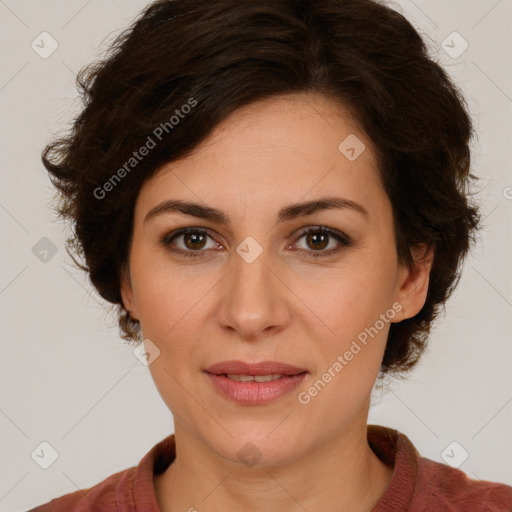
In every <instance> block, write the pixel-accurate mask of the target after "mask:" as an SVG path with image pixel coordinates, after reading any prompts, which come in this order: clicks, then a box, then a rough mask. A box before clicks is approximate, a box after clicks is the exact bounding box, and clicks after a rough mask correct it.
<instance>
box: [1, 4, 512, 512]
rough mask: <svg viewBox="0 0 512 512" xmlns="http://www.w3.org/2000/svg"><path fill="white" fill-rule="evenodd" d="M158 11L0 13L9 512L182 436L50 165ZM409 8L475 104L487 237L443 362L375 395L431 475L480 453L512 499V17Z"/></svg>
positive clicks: (453, 319)
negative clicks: (90, 269)
mask: <svg viewBox="0 0 512 512" xmlns="http://www.w3.org/2000/svg"><path fill="white" fill-rule="evenodd" d="M146 4H147V2H146V1H144V0H128V1H127V0H104V1H99V0H89V1H86V0H65V1H64V0H58V1H57V0H54V1H49V0H44V1H43V0H39V1H29V0H1V1H0V20H1V22H0V42H1V51H2V60H1V76H0V108H1V160H0V162H1V171H2V174H1V188H0V222H1V228H2V232H1V233H2V244H1V265H0V301H1V304H0V308H1V309H0V310H1V322H0V329H1V340H2V358H1V363H0V364H1V373H0V376H1V397H0V428H1V436H0V446H1V454H2V455H1V460H2V464H1V465H0V466H1V467H0V472H1V474H0V510H1V511H11V512H15V511H24V510H27V509H28V508H31V507H33V506H35V505H37V504H41V503H44V502H47V501H49V500H50V499H52V498H55V497H57V496H60V495H62V494H66V493H69V492H72V491H75V490H77V489H79V488H86V487H89V486H92V485H94V484H96V483H98V482H99V481H101V480H103V479H104V478H106V477H107V476H109V475H111V474H113V473H114V472H117V471H120V470H122V469H125V468H128V467H130V466H134V465H136V464H138V462H139V461H140V459H141V458H142V456H143V455H144V454H145V453H146V452H147V451H148V450H149V449H150V448H151V447H152V446H153V445H154V444H156V443H157V442H158V441H160V440H161V439H163V438H164V437H166V436H167V435H169V434H170V433H172V432H173V431H174V427H173V421H172V415H171V413H170V412H169V410H168V409H167V408H166V406H165V404H164V403H163V401H162V400H161V398H160V396H159V395H158V392H157V390H156V388H155V386H154V384H153V381H152V379H151V376H150V374H149V370H148V368H147V367H145V366H143V365H142V364H141V363H140V362H139V361H138V360H137V359H136V358H135V357H134V355H133V349H132V348H131V347H130V346H128V345H125V344H123V342H122V340H121V339H120V338H119V336H118V329H117V324H116V320H115V316H114V315H112V310H111V309H110V308H109V306H108V304H107V303H105V302H104V301H103V300H102V299H100V298H99V296H98V295H97V294H96V293H95V292H94V291H93V289H92V287H91V285H90V284H89V282H88V280H87V278H86V276H84V275H83V274H82V273H81V272H80V271H79V270H77V269H75V268H74V266H73V265H72V262H71V260H70V258H69V256H68V255H67V254H66V252H65V250H64V240H65V236H66V233H67V227H66V226H65V225H64V224H63V223H61V222H58V221H57V220H56V218H55V216H54V213H53V212H52V210H51V208H50V206H51V200H52V193H53V192H52V188H51V184H50V181H49V179H48V176H47V174H46V171H45V170H44V168H43V166H42V164H41V160H40V153H41V150H42V148H43V146H44V145H45V144H46V142H48V141H49V140H50V138H51V136H52V135H53V134H55V133H56V132H57V131H58V130H62V129H65V127H66V124H67V123H68V122H69V121H71V119H72V117H73V116H74V114H75V113H76V111H77V109H78V108H79V107H80V103H79V102H78V101H77V99H76V98H77V92H76V88H75V83H74V80H75V75H76V72H77V71H78V70H79V69H80V68H81V67H82V66H84V65H85V64H87V63H89V62H90V61H91V60H94V59H95V58H98V57H99V56H100V51H101V50H102V49H104V48H105V45H108V41H109V40H110V39H111V38H112V37H113V36H115V34H117V33H118V32H119V31H120V30H122V29H123V28H125V27H126V26H127V25H128V24H129V22H130V21H131V20H132V19H133V17H134V16H135V15H136V14H137V13H138V12H139V11H140V10H141V8H142V7H144V6H145V5H146ZM394 5H395V7H396V8H397V9H399V10H401V11H402V12H403V13H404V14H405V15H406V17H407V18H408V19H409V20H410V21H411V22H412V23H413V24H414V25H415V26H416V27H417V28H418V29H419V30H420V31H421V32H422V33H423V34H425V35H426V37H428V39H429V41H430V43H429V44H430V45H431V49H432V52H433V53H432V54H433V55H435V58H436V59H437V60H438V61H439V62H441V64H442V65H443V66H444V67H445V68H446V69H447V70H448V72H449V73H450V74H451V75H452V77H453V78H454V80H455V81H456V82H457V83H458V84H459V86H460V87H461V89H462V90H463V92H464V94H465V95H466V98H467V100H468V104H469V108H470V110H471V113H472V116H473V119H474V122H475V127H476V130H477V133H478V138H477V139H476V140H475V143H474V145H473V151H474V152H473V162H474V168H473V170H474V172H475V173H476V174H477V175H478V176H479V177H480V178H481V182H480V189H481V190H480V192H479V197H480V201H481V204H482V211H483V217H484V224H485V228H484V230H483V231H482V233H481V235H480V238H479V241H478V244H477V245H476V246H475V248H474V251H473V254H472V256H470V258H469V259H468V260H467V262H466V265H465V269H464V274H463V278H462V280H461V282H460V284H459V287H458V289H457V291H456V293H455V294H454V296H453V297H452V298H451V299H450V301H449V302H448V305H447V310H446V316H445V317H444V318H442V319H441V320H440V321H439V322H438V323H437V324H436V327H435V329H434V332H433V334H432V337H431V341H430V344H429V349H428V351H427V353H425V355H424V357H423V359H422V361H421V363H420V364H419V366H418V367H417V368H416V369H415V371H413V372H412V373H411V375H410V377H409V379H408V380H407V381H405V382H396V383H394V384H393V385H391V386H390V387H388V388H386V390H385V391H386V392H385V393H384V394H375V398H374V403H373V404H372V408H371V410H370V418H369V423H374V424H380V425H385V426H388V427H392V428H395V429H398V430H399V431H401V432H403V433H404V434H406V435H407V436H408V437H409V439H411V441H412V442H413V443H414V444H415V446H416V447H417V448H418V450H419V452H420V453H421V454H422V455H423V456H425V457H428V458H430V459H433V460H437V461H441V462H444V460H445V459H443V453H446V449H447V447H448V453H452V454H453V453H454V454H455V456H456V457H462V456H463V455H464V453H465V452H467V459H466V460H465V461H464V462H463V463H462V464H461V465H460V469H462V470H463V471H465V472H466V473H467V474H468V476H469V477H471V478H478V479H483V480H491V481H497V482H504V483H508V484H509V485H511V484H512V464H511V459H512V450H511V447H512V436H511V432H512V386H511V331H512V329H511V309H512V289H511V288H512V287H511V266H510V262H511V261H512V251H511V230H510V225H511V222H510V221H511V206H512V199H511V198H512V174H511V168H510V164H511V154H510V148H511V142H512V139H511V119H512V115H511V108H512V99H511V98H512V91H511V67H510V62H511V57H512V55H511V53H512V52H511V20H512V12H511V11H512V1H511V0H498V1H496V0H450V1H447V0H415V1H412V0H400V1H397V2H395V3H394ZM43 32H47V34H46V35H41V33H43ZM454 32H457V34H453V33H454ZM41 38H44V41H45V43H44V44H41V43H40V41H41ZM53 40H54V41H55V42H53ZM33 41H35V43H34V44H33ZM38 41H39V47H37V42H38ZM443 41H445V42H444V43H443ZM464 41H466V42H467V45H468V47H467V49H466V50H465V51H464V52H463V53H461V54H460V55H459V53H460V51H461V50H462V49H463V48H464V46H465V44H466V43H465V42H464ZM52 44H53V45H55V44H57V45H58V47H57V49H56V50H55V51H54V52H53V53H52V54H51V55H49V56H46V58H43V56H42V55H41V53H43V50H44V51H47V52H49V51H50V50H52ZM34 46H35V47H36V48H38V51H36V50H35V49H33V47H34ZM43 46H44V49H43V48H42V47H43ZM450 49H451V50H450ZM450 51H451V53H452V55H450V54H449V52H450ZM454 54H456V55H454ZM134 65H136V64H135V63H134ZM44 251H47V252H46V253H45V252H44ZM43 442H46V443H49V444H50V445H51V447H53V449H54V450H55V452H56V454H57V455H58V457H57V459H56V460H55V462H54V463H53V464H52V465H51V466H49V467H48V468H47V469H43V468H42V467H40V465H39V464H38V463H36V460H35V459H36V457H34V458H33V456H32V455H31V454H33V453H34V451H35V453H37V450H39V451H40V450H41V449H42V447H47V445H41V443H43ZM453 442H456V443H457V444H456V445H453V444H452V443H453ZM454 447H455V451H454V452H450V450H453V449H454ZM461 454H462V455H461Z"/></svg>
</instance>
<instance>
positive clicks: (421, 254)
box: [397, 243, 434, 321]
mask: <svg viewBox="0 0 512 512" xmlns="http://www.w3.org/2000/svg"><path fill="white" fill-rule="evenodd" d="M411 255H412V258H413V262H412V264H411V266H410V267H408V266H407V265H402V266H401V268H400V273H399V279H398V289H397V302H398V303H399V304H401V305H402V315H400V317H399V319H398V318H397V320H398V321H401V320H405V319H406V318H412V317H413V316H414V315H416V314H418V313H419V312H420V310H421V308H422V307H423V305H424V304H425V300H426V298H427V292H428V285H429V281H430V270H431V269H432V263H433V262H434V248H433V247H431V246H427V244H425V243H422V244H418V245H416V246H415V247H413V248H412V249H411Z"/></svg>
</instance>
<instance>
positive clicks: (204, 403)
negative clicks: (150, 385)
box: [122, 93, 431, 512]
mask: <svg viewBox="0 0 512 512" xmlns="http://www.w3.org/2000/svg"><path fill="white" fill-rule="evenodd" d="M350 134H355V135H356V136H357V137H358V139H359V140H360V141H362V142H363V143H364V144H365V147H366V149H365V150H364V151H363V152H362V153H361V154H360V156H359V157H358V158H357V159H356V160H354V161H350V160H349V159H348V158H346V156H345V155H344V154H342V153H341V152H340V150H339V149H338V145H339V144H340V142H341V141H343V140H344V139H345V138H346V137H347V136H348V135H350ZM323 196H337V197H343V198H346V199H349V200H351V201H355V202H357V203H358V204H359V205H361V206H363V207H364V209H366V210H367V212H368V214H367V215H363V214H361V213H359V212H357V211H356V210H354V209H349V208H344V209H327V210H322V211H320V212H317V213H315V214H312V215H307V216H303V217H299V218H296V219H292V220H289V221H285V222H282V223H277V222H276V215H277V212H278V211H279V209H280V208H282V207H283V206H285V205H288V204H290V203H297V202H303V201H309V200H313V199H317V198H320V197H323ZM168 199H182V200H187V201H194V202H199V203H203V204H207V205H209V206H212V207H215V208H218V209H221V210H224V211H225V212H226V213H227V214H228V215H229V216H230V217H231V226H230V227H226V226H222V225H220V224H218V223H216V222H213V221H210V220H204V219H199V218H197V217H193V216H189V215H185V214H182V213H177V212H168V213H165V214H162V215H159V216H155V217H153V218H152V219H151V220H149V221H147V222H144V217H145V216H146V214H147V213H148V212H149V211H150V210H151V209H152V208H153V207H155V206H156V205H158V204H159V203H161V202H162V201H164V200H168ZM192 226H193V227H199V228H206V229H209V230H210V233H211V238H210V237H206V239H202V240H204V241H200V242H197V241H194V240H192V241H191V240H190V237H188V240H187V235H185V236H179V237H178V238H176V239H174V241H173V243H174V247H176V248H177V249H178V250H179V249H182V250H183V251H188V252H193V251H196V252H197V251H198V250H200V251H203V253H204V256H205V257H204V258H197V259H194V258H188V257H184V256H180V255H178V254H176V253H173V252H172V251H170V249H169V248H168V247H167V248H166V247H164V246H163V245H162V244H161V240H162V239H163V238H164V237H165V236H166V235H168V234H169V233H172V232H174V231H176V230H177V229H179V228H183V227H192ZM315 226H316V227H318V226H325V227H328V228H331V229H333V230H335V231H338V232H341V233H344V234H345V235H347V236H348V237H350V239H351V240H352V243H351V244H350V245H349V246H344V245H342V244H341V245H340V243H339V242H337V241H336V239H335V238H333V237H328V238H326V239H325V242H324V243H323V245H322V244H319V242H317V243H316V244H315V241H311V240H310V241H309V243H308V237H307V235H306V236H301V235H302V234H303V232H304V231H305V229H307V228H309V227H315ZM313 234H314V233H313ZM249 236H250V237H253V238H254V239H255V240H256V241H257V242H258V244H259V245H260V246H261V248H262V253H261V254H260V256H259V257H258V258H257V259H256V260H255V261H253V262H252V263H247V262H246V261H245V260H244V259H243V258H242V257H240V256H239V254H238V253H237V252H236V248H237V246H239V244H241V242H242V241H243V240H244V239H245V238H246V237H249ZM317 236H318V234H317ZM187 241H188V244H187ZM320 241H322V239H320ZM318 244H319V245H320V246H321V247H320V249H318V248H317V247H318ZM336 247H340V248H341V250H340V251H339V252H337V253H335V254H332V255H330V256H323V257H318V258H313V257H311V256H309V257H308V255H309V254H311V253H313V252H315V253H318V252H319V251H323V252H324V253H325V252H328V251H329V250H330V249H331V248H336ZM198 248H199V249H198ZM300 249H302V250H303V253H301V252H299V250H300ZM421 254H422V248H421V247H419V248H418V250H417V254H416V256H417V257H418V262H417V264H416V265H415V266H414V268H412V269H408V268H406V267H405V266H402V265H400V264H399V262H398V260H397V253H396V246H395V238H394V231H393V217H392V208H391V204H390V201H389V199H388V197H387V195H386V193H385V191H384V189H383V187H382V184H381V181H380V177H379V175H378V172H377V164H376V160H375V156H374V151H373V149H372V144H371V141H370V140H368V138H367V137H366V135H365V134H364V132H362V131H361V129H360V128H359V127H358V125H357V124H356V123H355V121H354V119H353V117H352V116H351V115H350V112H349V111H348V109H346V108H344V107H342V106H341V105H339V104H338V103H334V102H332V101H331V100H329V99H327V98H325V97H323V96H320V95H317V94H313V93H307V94H292V95H286V96H281V97H279V98H273V99H270V100H265V101H260V102H257V103H253V104H251V105H249V106H247V107H244V108H242V109H239V110H237V111H235V112H234V113H233V114H231V115H230V116H229V117H227V118H226V119H225V120H224V121H223V122H222V123H221V124H219V125H218V126H217V127H216V129H215V130H214V132H213V133H212V134H211V135H210V137H209V138H208V139H207V140H206V141H205V142H204V143H203V144H201V145H200V146H199V147H198V148H197V150H196V151H195V152H194V153H193V154H192V155H190V156H188V157H186V158H184V159H182V160H180V161H176V162H172V163H169V164H167V165H165V166H163V167H162V168H161V169H159V170H158V171H157V173H156V174H155V175H154V176H153V177H151V178H150V179H149V180H147V181H146V182H145V183H144V186H143V187H142V189H141V191H140V193H139V196H138V198H137V202H136V206H135V222H134V232H133V240H132V246H131V250H130V260H129V270H127V271H126V272H125V276H124V279H123V281H122V296H123V301H124V304H125V306H126V307H127V309H128V310H129V311H131V314H132V316H133V317H134V318H136V319H138V320H139V321H140V323H141V328H142V332H143V334H144V338H146V339H150V340H151V341H152V343H154V344H155V345H156V346H157V347H158V348H159V350H160V355H159V357H158V358H156V359H155V361H154V362H153V363H151V364H150V366H149V368H150V371H151V374H152V377H153V379H154V381H155V384H156V386H157V388H158V391H159V393H160V395H161V397H162V399H163V400H164V402H165V403H166V405H167V406H168V407H169V409H170V411H171V412H172V414H173V417H174V421H175V436H176V445H177V457H176V459H175V461H174V462H173V464H171V465H170V466H169V468H168V469H167V471H165V472H164V473H163V474H162V475H159V476H158V477H155V479H154V481H155V487H156V493H157V499H158V501H159V503H160V506H161V508H162V510H163V511H164V512H167V511H171V510H172V511H174V510H188V509H189V508H191V507H195V508H196V509H197V510H208V511H217V510H219V511H220V510H245V511H257V510H258V511H259V510H273V511H281V510H282V511H285V510H286V511H291V510H303V508H302V507H304V508H305V509H306V510H311V511H316V510H351V511H356V512H357V511H369V510H371V508H372V507H373V506H374V505H375V504H376V503H377V502H378V501H379V499H380V498H381V496H382V495H383V493H384V491H385V489H386V487H387V485H388V484H389V482H390V479H391V476H392V468H389V467H387V466H385V465H384V464H383V463H382V462H381V461H380V460H379V459H378V458H377V457H376V455H375V454H374V453H373V451H372V450H371V448H370V447H369V445H368V443H367V440H366V422H367V417H368V409H369V404H370V395H371V391H372V388H373V385H374V383H375V379H376V377H377V374H378V371H379V367H380V363H381V360H382V357H383V353H384V349H385V345H386V339H387V335H388V331H389V325H390V324H389V322H387V323H386V322H385V325H384V327H383V328H382V329H381V330H380V331H379V332H378V334H377V335H375V336H374V337H373V338H370V339H369V342H368V344H367V345H366V346H364V348H363V349H362V350H361V351H360V352H358V353H357V355H355V356H354V357H353V359H352V360H351V361H349V362H348V364H347V365H346V366H344V368H343V370H342V371H341V372H340V373H338V374H337V375H336V377H334V378H332V379H331V381H330V382H329V383H328V384H327V385H326V386H325V387H324V388H323V389H322V391H321V392H319V393H318V394H317V395H316V396H315V397H313V398H312V399H311V401H310V402H309V403H307V404H301V403H300V402H299V401H298V399H297V395H298V393H300V392H301V391H305V390H307V389H308V388H309V387H310V386H311V385H312V384H313V383H314V382H315V381H317V380H318V379H319V378H321V376H322V374H324V373H325V372H326V371H327V369H328V368H329V367H332V366H333V364H334V363H335V361H336V360H337V357H338V356H339V355H342V354H344V353H345V352H346V351H347V350H349V348H350V346H351V343H352V341H353V340H355V339H356V338H357V336H358V334H359V333H361V332H362V331H364V330H365V328H368V327H370V326H374V325H375V324H376V321H377V320H379V318H381V317H380V315H382V314H385V313H386V311H387V310H389V309H390V308H392V305H393V304H395V307H396V304H399V305H400V309H401V311H397V312H396V315H395V316H394V318H393V319H392V320H391V321H401V320H403V319H404V318H408V317H410V316H414V315H415V314H416V313H417V312H418V311H419V310H420V309H421V307H422V306H423V304H424V301H425V297H426V293H427V288H428V277H429V271H430V262H431V259H430V258H428V257H425V256H426V255H425V254H423V256H424V257H423V258H420V257H419V256H421ZM418 255H419V256H418ZM228 359H241V360H245V361H250V362H258V361H263V360H274V361H281V362H286V363H290V364H293V365H296V366H298V367H301V368H304V369H306V370H307V371H308V372H309V373H308V374H307V376H306V379H305V381H304V382H303V383H302V384H301V386H300V388H299V389H298V390H294V391H292V392H291V393H289V394H287V395H285V396H284V397H281V398H279V399H278V400H277V401H274V402H271V403H267V404H265V405H241V404H237V403H235V402H232V401H230V400H228V399H226V398H224V397H223V396H221V395H219V393H218V392H217V391H216V389H215V388H214V387H213V385H212V384H211V383H210V379H209V378H208V377H207V375H206V374H204V373H203V370H204V369H205V368H207V367H208V366H210V365H212V364H214V363H218V362H220V361H225V360H228ZM248 442H251V443H253V444H254V445H255V446H256V447H257V448H258V450H259V452H260V453H261V458H260V459H259V461H258V462H257V464H255V465H254V466H252V467H248V466H247V465H245V464H244V463H243V462H241V461H240V460H239V457H238V455H237V454H238V451H239V450H240V449H241V448H242V447H243V446H244V445H245V444H246V443H248Z"/></svg>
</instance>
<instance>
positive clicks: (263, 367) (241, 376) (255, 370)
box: [204, 360, 307, 382]
mask: <svg viewBox="0 0 512 512" xmlns="http://www.w3.org/2000/svg"><path fill="white" fill-rule="evenodd" d="M204 371H205V372H206V373H210V374H212V375H223V376H225V377H228V378H230V379H233V380H237V381H240V380H242V381H243V382H247V381H250V380H256V382H268V381H270V380H275V379H279V378H280V377H283V376H289V377H292V376H294V375H299V374H301V373H307V370H306V369H305V368H300V367H298V366H294V365H291V364H288V363H281V362H278V361H262V362H259V363H247V362H245V361H237V360H230V361H223V362H221V363H217V364H214V365H213V366H210V367H208V368H206V370H204ZM261 378H263V379H264V380H261Z"/></svg>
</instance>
